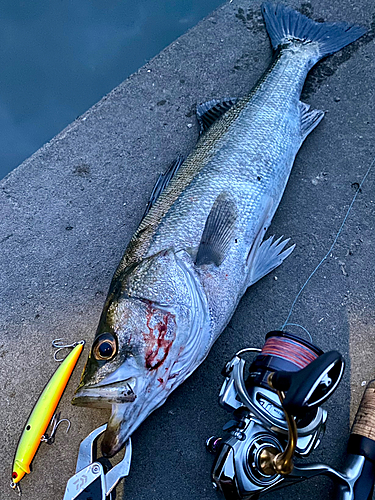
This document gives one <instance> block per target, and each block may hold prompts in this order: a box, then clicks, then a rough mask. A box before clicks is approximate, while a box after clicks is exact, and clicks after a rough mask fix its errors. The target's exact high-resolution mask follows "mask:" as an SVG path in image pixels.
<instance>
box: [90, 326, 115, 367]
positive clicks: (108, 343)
mask: <svg viewBox="0 0 375 500" xmlns="http://www.w3.org/2000/svg"><path fill="white" fill-rule="evenodd" d="M116 351H117V345H116V340H115V338H114V336H113V335H112V334H111V333H102V334H101V335H99V337H97V338H96V339H95V342H94V345H93V346H92V353H93V355H94V357H95V359H98V360H103V359H104V360H106V361H108V360H109V359H112V358H113V356H114V355H115V354H116Z"/></svg>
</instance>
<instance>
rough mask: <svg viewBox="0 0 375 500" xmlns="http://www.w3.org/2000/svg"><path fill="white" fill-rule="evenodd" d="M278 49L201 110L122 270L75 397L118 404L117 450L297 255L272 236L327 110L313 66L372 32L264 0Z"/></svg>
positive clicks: (112, 440)
mask: <svg viewBox="0 0 375 500" xmlns="http://www.w3.org/2000/svg"><path fill="white" fill-rule="evenodd" d="M261 9H262V13H263V17H264V20H265V24H266V29H267V31H268V34H269V36H270V40H271V44H272V46H273V48H274V50H275V57H274V60H273V62H272V65H271V66H270V68H269V69H268V71H266V72H265V74H264V75H263V76H262V77H261V79H260V80H259V82H258V83H257V84H256V86H255V87H254V88H253V89H252V90H250V91H249V92H248V93H247V94H246V95H245V96H244V97H240V98H234V97H228V98H225V99H214V100H211V101H208V102H206V103H203V104H200V105H198V107H197V117H198V121H199V123H200V127H201V134H200V137H199V139H198V142H197V144H196V146H195V148H194V149H193V150H192V152H191V153H190V154H189V155H188V156H187V158H186V159H183V158H180V157H179V158H178V159H177V160H176V162H174V163H173V164H172V165H171V167H170V168H169V169H168V170H167V171H166V173H165V174H163V175H162V176H161V177H160V178H159V180H158V182H157V184H156V186H155V188H154V191H153V193H152V195H151V199H150V202H149V203H148V205H147V207H146V211H145V214H144V217H143V219H142V220H141V222H140V224H139V226H138V229H137V230H136V232H135V234H134V235H133V237H132V238H131V240H130V242H129V244H128V246H127V248H126V250H125V253H124V256H123V258H122V259H121V262H120V264H119V266H118V268H117V270H116V271H115V273H114V276H113V279H112V282H111V284H110V288H109V292H108V296H107V298H106V301H105V305H104V308H103V312H102V314H101V317H100V320H99V325H98V328H97V331H96V334H95V338H94V340H93V344H92V348H91V351H90V354H89V357H88V360H87V363H86V366H85V368H84V371H83V374H82V378H81V382H80V385H79V387H78V389H77V391H76V393H75V397H74V399H73V401H72V402H73V404H76V405H81V406H93V407H103V408H108V407H109V408H111V409H112V412H111V416H110V419H109V422H108V425H107V430H106V432H105V435H104V438H103V441H102V444H101V449H102V453H103V455H104V456H108V457H111V456H113V455H114V454H116V453H117V452H118V451H119V450H120V448H121V447H122V446H123V445H124V443H126V441H127V439H128V437H129V436H130V435H131V434H132V433H133V432H134V431H135V429H136V428H137V427H138V426H139V425H140V424H141V422H143V421H144V420H145V419H146V417H147V416H148V415H149V414H150V413H151V412H153V411H154V410H155V409H156V408H158V407H160V406H161V405H162V404H163V403H164V402H165V400H166V399H167V397H168V395H169V394H170V393H171V392H172V391H173V390H174V389H175V388H176V387H178V386H179V385H180V384H181V383H182V382H183V381H184V380H186V378H187V377H189V376H190V375H191V374H192V373H193V371H194V370H195V369H196V368H197V367H198V366H199V365H200V364H201V363H202V362H203V361H204V359H205V358H206V357H207V355H208V353H209V351H210V348H211V347H212V345H213V343H214V342H215V340H216V339H217V338H218V336H219V335H220V333H221V332H222V331H223V330H224V328H225V327H226V325H227V324H228V322H229V320H230V318H231V317H232V315H233V313H234V311H235V309H236V307H237V305H238V303H239V301H240V299H241V297H242V296H243V294H244V293H245V291H246V290H247V288H248V287H249V286H251V285H252V284H254V283H255V282H257V281H258V280H260V279H261V278H262V277H263V276H265V275H266V274H268V273H269V272H271V271H272V270H273V269H275V268H276V267H277V266H279V265H280V264H281V263H282V262H283V261H284V260H285V258H287V257H288V256H289V255H290V253H291V252H292V250H293V248H294V245H291V246H289V247H287V244H288V241H289V239H285V240H283V239H282V238H278V239H276V240H275V239H274V237H273V236H272V237H270V238H267V239H265V233H266V231H267V229H268V227H269V225H270V223H271V220H272V218H273V216H274V213H275V211H276V209H277V207H278V205H279V203H280V200H281V197H282V195H283V192H284V190H285V187H286V184H287V181H288V178H289V175H290V172H291V169H292V166H293V162H294V159H295V157H296V154H297V152H298V150H299V149H300V147H301V145H302V143H303V141H304V140H305V139H306V137H307V136H308V135H309V134H310V132H312V130H314V128H315V127H316V126H317V125H318V124H319V122H320V121H321V120H322V118H323V116H324V112H323V111H320V110H314V109H310V106H309V105H308V104H305V103H304V102H301V100H300V94H301V91H302V87H303V85H304V81H305V79H306V76H307V73H308V72H309V70H310V69H311V68H312V67H313V66H314V65H315V64H316V63H317V62H318V61H319V60H320V59H322V58H323V57H326V56H328V55H329V54H332V53H334V52H336V51H338V50H340V49H341V48H343V47H344V46H346V45H348V44H349V43H351V42H353V41H355V40H357V39H358V38H359V37H361V36H362V35H363V34H364V33H365V32H366V29H365V28H363V27H361V26H358V25H355V24H346V23H342V22H340V23H326V22H325V23H318V22H315V21H313V20H311V19H309V18H307V17H306V16H304V15H302V14H301V13H299V12H297V11H295V10H293V9H292V8H290V7H288V6H286V5H282V4H276V5H275V4H272V3H265V4H262V6H261Z"/></svg>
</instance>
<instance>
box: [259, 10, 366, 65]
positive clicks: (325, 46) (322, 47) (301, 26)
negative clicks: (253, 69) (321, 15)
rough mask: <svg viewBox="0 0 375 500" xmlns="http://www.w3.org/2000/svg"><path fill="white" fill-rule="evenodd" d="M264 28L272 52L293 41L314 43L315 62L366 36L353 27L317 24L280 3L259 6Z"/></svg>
mask: <svg viewBox="0 0 375 500" xmlns="http://www.w3.org/2000/svg"><path fill="white" fill-rule="evenodd" d="M262 13H263V17H264V20H265V22H266V28H267V31H268V34H269V36H270V38H271V43H272V46H273V48H274V49H275V50H276V49H277V48H278V47H279V46H280V45H282V44H288V43H290V42H293V41H300V42H304V43H306V42H318V43H319V59H321V58H323V57H325V56H328V55H329V54H333V53H334V52H337V51H338V50H340V49H342V48H343V47H345V46H346V45H349V43H352V42H354V41H355V40H357V39H358V38H359V37H361V36H362V35H364V34H365V33H366V31H367V30H366V28H363V27H362V26H358V25H357V24H347V23H317V22H315V21H313V20H312V19H309V18H308V17H306V16H304V15H303V14H301V13H300V12H297V11H295V10H293V9H291V8H290V7H287V6H286V5H282V4H277V5H274V4H271V3H264V4H262Z"/></svg>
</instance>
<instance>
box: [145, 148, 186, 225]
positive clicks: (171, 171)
mask: <svg viewBox="0 0 375 500" xmlns="http://www.w3.org/2000/svg"><path fill="white" fill-rule="evenodd" d="M183 162H184V157H183V156H181V155H179V156H178V158H177V160H176V161H174V162H173V163H171V165H170V166H169V167H168V168H167V170H166V171H165V172H164V174H160V175H159V178H158V180H157V181H156V184H155V186H154V189H153V190H152V193H151V196H150V199H149V202H148V203H147V205H146V210H145V212H144V214H143V217H142V219H144V218H145V217H146V215H147V214H148V213H149V211H150V210H151V207H152V206H153V205H154V204H155V202H156V200H157V199H158V198H159V196H160V195H161V193H162V192H163V191H164V189H165V188H166V187H167V186H168V184H169V183H170V182H171V179H172V177H173V176H174V175H175V174H176V172H177V170H178V169H179V168H180V167H181V165H182V163H183Z"/></svg>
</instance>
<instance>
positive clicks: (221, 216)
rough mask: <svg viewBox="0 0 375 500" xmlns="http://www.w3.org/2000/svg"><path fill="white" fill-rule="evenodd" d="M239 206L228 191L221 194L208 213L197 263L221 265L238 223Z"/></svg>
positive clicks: (199, 264) (198, 264)
mask: <svg viewBox="0 0 375 500" xmlns="http://www.w3.org/2000/svg"><path fill="white" fill-rule="evenodd" d="M236 219H237V208H236V205H235V203H234V201H233V200H231V199H230V198H229V196H228V195H227V194H226V193H222V194H220V195H219V196H218V197H217V198H216V200H215V202H214V204H213V205H212V208H211V211H210V213H209V214H208V217H207V220H206V225H205V226H204V230H203V234H202V238H201V241H200V244H199V248H198V252H197V256H196V259H195V264H196V265H197V266H201V265H203V264H215V265H216V266H220V264H221V263H222V262H223V260H224V259H225V257H226V254H227V252H228V249H229V246H230V242H231V239H232V237H233V232H234V229H235V225H236Z"/></svg>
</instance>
